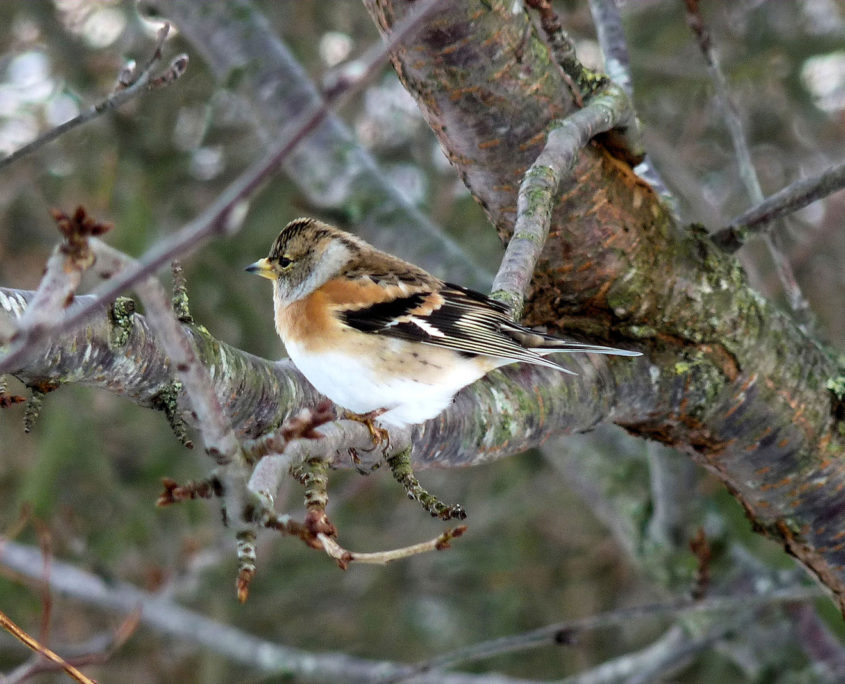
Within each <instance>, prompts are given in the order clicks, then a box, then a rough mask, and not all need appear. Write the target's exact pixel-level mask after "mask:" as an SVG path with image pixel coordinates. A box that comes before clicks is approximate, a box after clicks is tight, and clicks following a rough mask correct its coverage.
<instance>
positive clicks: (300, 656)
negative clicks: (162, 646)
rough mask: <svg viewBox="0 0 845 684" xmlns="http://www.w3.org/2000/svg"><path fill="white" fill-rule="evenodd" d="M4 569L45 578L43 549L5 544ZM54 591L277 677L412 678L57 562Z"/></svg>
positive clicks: (459, 677) (464, 682)
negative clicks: (258, 632)
mask: <svg viewBox="0 0 845 684" xmlns="http://www.w3.org/2000/svg"><path fill="white" fill-rule="evenodd" d="M0 542H2V543H0V563H2V564H3V565H5V566H6V567H8V568H11V569H14V570H15V571H17V572H18V573H21V574H22V575H25V576H26V577H31V578H33V579H36V580H37V579H38V578H39V574H40V573H39V570H38V559H39V557H40V552H39V550H38V549H37V548H34V547H31V546H27V545H24V544H18V543H17V542H12V541H4V540H2V539H0ZM50 585H51V589H52V590H53V591H54V592H58V593H60V594H62V595H65V596H70V597H73V598H76V599H78V600H80V601H81V602H83V603H84V604H86V605H90V606H98V607H100V608H102V609H105V610H109V611H114V612H117V613H121V614H126V613H130V612H132V611H135V610H136V609H137V607H138V606H141V607H142V611H141V616H140V619H141V622H142V623H144V624H145V625H147V626H148V627H149V628H151V629H153V630H155V631H156V632H157V633H159V634H167V635H170V636H171V637H174V638H176V639H179V640H181V641H183V642H184V643H186V644H197V645H200V646H203V647H204V648H207V649H209V650H211V651H212V652H213V653H215V654H216V655H217V656H218V657H219V656H222V657H224V658H227V659H229V660H231V661H233V662H237V663H242V664H243V665H245V666H248V667H250V668H255V670H257V671H259V672H270V673H272V674H273V676H275V677H279V676H283V675H286V674H287V675H291V676H294V677H297V676H298V677H301V678H307V679H310V680H315V679H317V680H325V681H345V682H373V681H379V680H381V679H382V678H385V677H386V678H390V677H401V676H403V675H404V674H406V673H410V672H411V671H412V668H411V667H410V666H408V665H405V664H402V663H397V662H391V661H379V660H367V659H364V658H357V657H354V656H349V655H347V654H345V653H332V652H312V651H306V650H304V649H298V648H291V647H289V646H283V645H281V644H277V643H273V642H271V641H266V640H264V639H259V638H258V637H255V636H253V635H251V634H248V633H246V632H243V631H241V630H239V629H235V628H234V627H232V626H230V625H227V624H224V623H221V622H217V621H215V620H212V619H210V618H207V617H205V616H204V615H201V614H199V613H197V612H195V611H192V610H188V609H187V608H183V607H182V606H180V605H178V604H177V603H174V602H173V601H171V600H169V599H167V598H165V597H162V596H160V595H156V594H151V593H149V592H145V591H141V590H140V589H138V588H136V587H134V586H132V585H130V584H128V583H125V582H121V581H119V580H114V579H109V580H104V579H102V578H100V577H97V576H96V575H93V574H91V573H89V572H86V571H84V570H80V569H79V568H76V567H74V566H73V565H70V564H69V563H63V562H61V561H57V560H54V561H53V570H52V573H51V576H50ZM415 681H417V682H420V683H421V684H435V683H440V684H470V683H473V684H476V683H477V684H481V683H482V682H485V683H489V682H491V681H495V682H497V683H501V684H507V683H508V682H511V683H513V684H516V683H517V682H518V681H521V680H515V679H512V678H508V677H499V678H496V679H495V680H491V679H490V677H489V675H470V674H464V673H460V674H452V673H448V672H435V673H431V674H429V675H423V676H421V677H418V678H417V679H416V680H415Z"/></svg>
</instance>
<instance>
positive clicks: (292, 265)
mask: <svg viewBox="0 0 845 684" xmlns="http://www.w3.org/2000/svg"><path fill="white" fill-rule="evenodd" d="M246 270H247V271H249V272H251V273H255V274H256V275H260V276H263V277H264V278H268V279H270V280H272V281H273V304H274V308H275V320H276V330H277V332H278V333H279V336H280V337H281V338H282V342H284V344H285V348H286V349H287V352H288V355H289V356H290V358H291V360H292V361H293V363H294V364H295V365H296V367H297V368H298V369H299V370H300V371H301V372H302V373H303V375H305V377H306V378H307V379H308V380H309V382H311V384H312V385H314V387H315V388H317V390H319V391H320V392H321V393H323V394H325V395H326V396H327V397H328V398H329V399H331V400H332V401H333V402H335V403H336V404H338V405H339V406H342V407H343V408H345V409H347V410H348V411H350V412H352V413H355V414H359V415H365V414H369V417H370V418H375V417H376V416H378V422H379V423H380V424H382V425H384V426H387V427H391V426H397V427H402V426H405V425H412V424H415V423H422V422H424V421H426V420H428V419H429V418H433V417H434V416H436V415H437V414H438V413H440V412H441V411H442V410H443V409H444V408H446V407H447V406H448V405H449V404H450V403H451V401H452V397H454V396H455V394H456V393H457V392H458V390H460V389H461V388H462V387H465V386H466V385H469V384H470V383H472V382H475V381H476V380H478V379H479V378H480V377H482V376H483V375H484V374H485V373H488V372H489V371H491V370H493V369H494V368H498V367H499V366H503V365H506V364H509V363H517V362H520V361H521V362H525V363H533V364H537V365H540V366H548V367H549V368H555V369H557V370H560V371H563V372H564V373H571V371H569V370H567V369H566V368H564V367H563V366H561V365H559V364H557V363H555V362H554V361H551V360H549V359H547V358H545V355H546V354H550V353H554V352H592V353H596V354H618V355H621V356H639V353H638V352H632V351H626V350H623V349H614V348H612V347H601V346H597V345H592V344H581V343H579V342H568V341H566V340H562V339H560V338H558V337H553V336H551V335H546V334H543V333H540V332H536V331H534V330H531V329H530V328H526V327H524V326H521V325H519V324H518V323H514V322H513V321H512V320H511V319H510V318H509V316H508V310H507V307H505V306H504V305H503V304H501V303H499V302H497V301H495V300H492V299H490V298H489V297H487V296H486V295H483V294H481V293H479V292H474V291H473V290H468V289H466V288H464V287H461V286H459V285H452V284H450V283H445V282H443V281H442V280H440V279H438V278H435V277H434V276H433V275H431V274H430V273H427V272H426V271H424V270H423V269H421V268H419V267H417V266H414V265H413V264H409V263H408V262H407V261H403V260H402V259H400V258H398V257H395V256H392V255H390V254H387V253H385V252H381V251H379V250H377V249H375V248H374V247H372V246H371V245H369V244H367V243H366V242H364V241H363V240H361V239H360V238H358V237H355V236H354V235H350V234H349V233H346V232H344V231H342V230H339V229H337V228H334V227H332V226H329V225H327V224H325V223H322V222H321V221H317V220H315V219H310V218H299V219H295V220H293V221H291V222H290V223H288V225H286V226H285V227H284V229H283V230H282V232H281V233H280V234H279V237H277V238H276V240H275V242H274V243H273V245H272V247H271V248H270V254H269V255H268V256H267V257H265V258H263V259H259V260H258V261H256V262H255V263H254V264H251V265H250V266H248V267H247V269H246Z"/></svg>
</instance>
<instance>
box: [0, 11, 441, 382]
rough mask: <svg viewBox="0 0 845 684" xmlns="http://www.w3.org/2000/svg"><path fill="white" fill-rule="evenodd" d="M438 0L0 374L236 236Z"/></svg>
mask: <svg viewBox="0 0 845 684" xmlns="http://www.w3.org/2000/svg"><path fill="white" fill-rule="evenodd" d="M442 1H443V0H428V2H426V3H425V4H422V5H420V7H419V9H417V10H415V11H414V12H411V13H410V14H409V15H408V16H407V17H405V19H403V20H402V22H400V23H399V24H398V25H397V26H396V27H395V28H394V30H393V32H392V33H391V35H390V38H389V39H388V40H387V41H385V42H384V43H383V44H381V45H379V46H378V47H377V48H374V49H373V50H372V51H370V52H369V53H368V55H367V56H366V58H365V59H363V60H362V61H363V67H364V68H363V70H362V71H361V72H360V73H358V74H356V75H355V77H354V78H353V77H352V76H348V77H347V78H346V79H344V81H343V84H342V86H339V87H337V88H335V89H334V90H333V91H332V92H331V93H330V94H328V95H327V96H326V98H325V100H324V101H323V102H321V103H319V105H317V106H316V107H315V108H313V109H310V110H307V111H305V112H304V113H303V114H301V115H300V116H299V117H297V118H296V119H295V120H294V121H293V122H292V123H291V124H290V125H289V126H288V127H287V129H286V131H284V132H283V133H282V134H281V135H280V136H279V138H278V142H277V143H276V144H275V146H273V147H272V148H271V151H270V153H269V154H268V155H267V156H266V157H265V158H264V159H261V160H259V161H257V162H255V163H253V164H252V165H251V166H250V167H249V168H248V169H247V170H246V171H245V172H244V173H243V174H242V175H241V176H240V177H239V178H238V179H237V180H236V181H235V182H234V183H232V184H231V185H230V186H229V187H228V188H227V189H226V190H225V191H223V193H221V195H220V196H219V197H218V198H217V200H216V201H215V202H213V203H212V204H211V205H210V206H209V207H208V208H207V209H206V210H205V211H204V212H203V213H202V214H200V215H199V216H198V217H197V218H195V219H194V220H193V221H190V222H189V223H187V224H186V225H185V226H184V227H183V228H182V229H181V230H179V231H177V232H176V233H175V234H174V235H172V236H171V237H170V238H169V239H167V240H162V241H160V242H158V243H157V244H156V245H154V246H153V247H152V248H151V249H150V250H149V251H148V252H147V253H146V255H144V256H143V257H142V258H141V259H139V260H138V261H137V264H136V265H135V266H133V267H132V268H129V269H126V270H125V271H124V272H122V273H120V274H119V275H118V276H116V277H114V278H112V279H111V280H110V281H109V282H108V283H106V284H105V285H103V286H101V287H98V288H96V289H95V290H94V292H93V294H95V295H96V298H95V299H94V300H93V301H91V302H90V303H89V304H87V305H85V306H82V307H80V308H79V309H77V310H75V311H74V313H72V314H70V315H68V316H65V317H63V318H62V319H61V320H59V321H56V322H54V323H52V324H50V325H45V326H42V327H40V328H39V329H38V330H37V331H32V332H30V333H29V334H27V335H23V336H21V338H20V339H17V340H15V342H14V343H13V344H10V345H9V348H8V350H7V352H6V354H5V355H4V356H3V358H2V359H0V372H4V371H5V370H9V369H12V368H14V367H15V366H16V365H18V364H20V362H21V361H22V359H24V358H26V356H27V354H29V353H30V351H29V350H30V348H31V347H32V346H33V345H34V344H36V343H37V342H39V341H41V340H43V339H45V338H46V337H48V336H51V335H55V334H58V333H60V332H67V331H69V330H72V329H74V328H75V327H77V326H79V325H81V324H82V323H83V322H84V321H85V320H86V319H87V318H88V317H89V316H90V315H92V314H93V313H95V312H96V310H97V309H98V308H99V307H100V306H102V302H110V301H112V300H114V299H115V297H117V296H118V295H120V294H121V293H122V292H124V291H126V290H127V289H129V288H131V287H132V286H134V285H135V284H136V283H139V282H140V281H142V280H143V279H144V278H146V277H148V276H150V275H151V274H153V273H155V272H156V271H157V270H158V269H159V268H161V267H162V266H164V265H165V264H168V263H170V262H171V261H172V260H173V259H176V258H178V257H181V256H185V255H187V254H190V253H192V252H194V251H196V250H197V249H199V247H200V246H201V245H202V244H204V243H205V241H206V240H208V239H210V238H212V237H214V236H219V235H228V234H233V233H235V232H237V230H238V229H239V228H240V224H241V222H242V220H243V218H244V215H245V213H246V210H247V204H246V203H247V201H248V198H249V197H250V196H251V195H252V194H253V193H254V192H255V191H256V190H257V189H258V188H260V187H261V186H263V184H264V183H265V182H266V181H267V180H268V179H269V178H270V177H271V176H272V175H273V174H274V173H275V172H276V170H277V169H278V167H279V165H280V164H281V162H282V161H283V160H284V159H285V158H286V157H287V156H288V155H289V154H290V153H291V152H292V151H293V150H294V149H295V148H296V146H297V145H298V144H299V142H300V141H301V140H302V139H303V138H305V137H306V136H307V135H308V134H309V133H310V132H311V131H313V130H314V129H315V128H316V126H317V125H318V124H320V123H321V122H322V121H323V120H324V119H325V118H326V117H327V116H328V114H329V111H330V107H333V106H339V105H340V104H342V103H343V102H345V101H346V100H348V99H349V98H350V97H351V96H352V95H353V94H354V93H356V92H357V91H358V90H360V89H361V88H362V87H363V86H364V85H365V84H366V83H367V82H368V81H369V80H370V79H371V78H372V77H373V76H374V75H375V74H377V73H379V71H380V70H381V67H382V66H383V64H384V62H385V61H386V60H387V57H388V55H389V54H390V52H391V50H393V49H395V48H396V47H397V46H398V45H400V44H402V42H404V41H406V40H407V39H408V38H409V37H411V36H412V35H413V34H414V32H415V31H417V30H418V29H419V27H420V25H421V24H422V22H423V21H424V20H425V19H426V18H428V17H429V16H430V15H431V13H432V12H433V11H434V10H435V9H437V7H438V5H439V3H440V2H442Z"/></svg>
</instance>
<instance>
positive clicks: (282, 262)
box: [279, 256, 293, 268]
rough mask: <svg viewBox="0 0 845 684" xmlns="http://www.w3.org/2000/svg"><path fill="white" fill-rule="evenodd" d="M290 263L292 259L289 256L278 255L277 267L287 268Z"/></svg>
mask: <svg viewBox="0 0 845 684" xmlns="http://www.w3.org/2000/svg"><path fill="white" fill-rule="evenodd" d="M292 263H293V259H291V258H289V257H286V256H280V257H279V268H287V267H288V266H290V265H291V264H292Z"/></svg>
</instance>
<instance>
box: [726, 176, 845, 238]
mask: <svg viewBox="0 0 845 684" xmlns="http://www.w3.org/2000/svg"><path fill="white" fill-rule="evenodd" d="M842 188H845V163H842V164H839V165H837V166H835V167H833V168H832V169H828V170H827V171H825V172H824V173H822V174H819V175H818V176H813V177H812V178H802V179H801V180H798V181H795V182H794V183H792V184H791V185H788V186H787V187H785V188H783V189H782V190H779V191H778V192H776V193H775V194H774V195H770V196H769V197H767V198H766V199H764V200H763V201H762V202H760V203H758V204H757V205H756V206H754V207H751V209H748V210H746V211H744V212H743V213H742V214H740V215H739V216H737V217H736V218H734V219H732V220H731V222H730V224H729V225H728V226H727V227H726V228H723V229H722V230H720V231H718V232H716V233H715V234H714V235H713V242H715V243H716V244H717V245H719V246H720V247H721V248H722V249H724V250H725V251H726V252H735V251H737V250H738V249H739V248H740V247H742V245H743V244H744V243H745V240H746V239H747V238H748V236H749V234H752V233H758V232H764V231H767V230H769V229H770V227H771V222H772V221H774V220H775V219H778V218H781V217H782V216H787V215H789V214H791V213H793V212H795V211H798V210H799V209H802V208H803V207H806V206H807V205H808V204H812V203H813V202H815V201H816V200H819V199H822V198H824V197H827V196H828V195H831V194H833V193H834V192H837V191H839V190H841V189H842Z"/></svg>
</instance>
